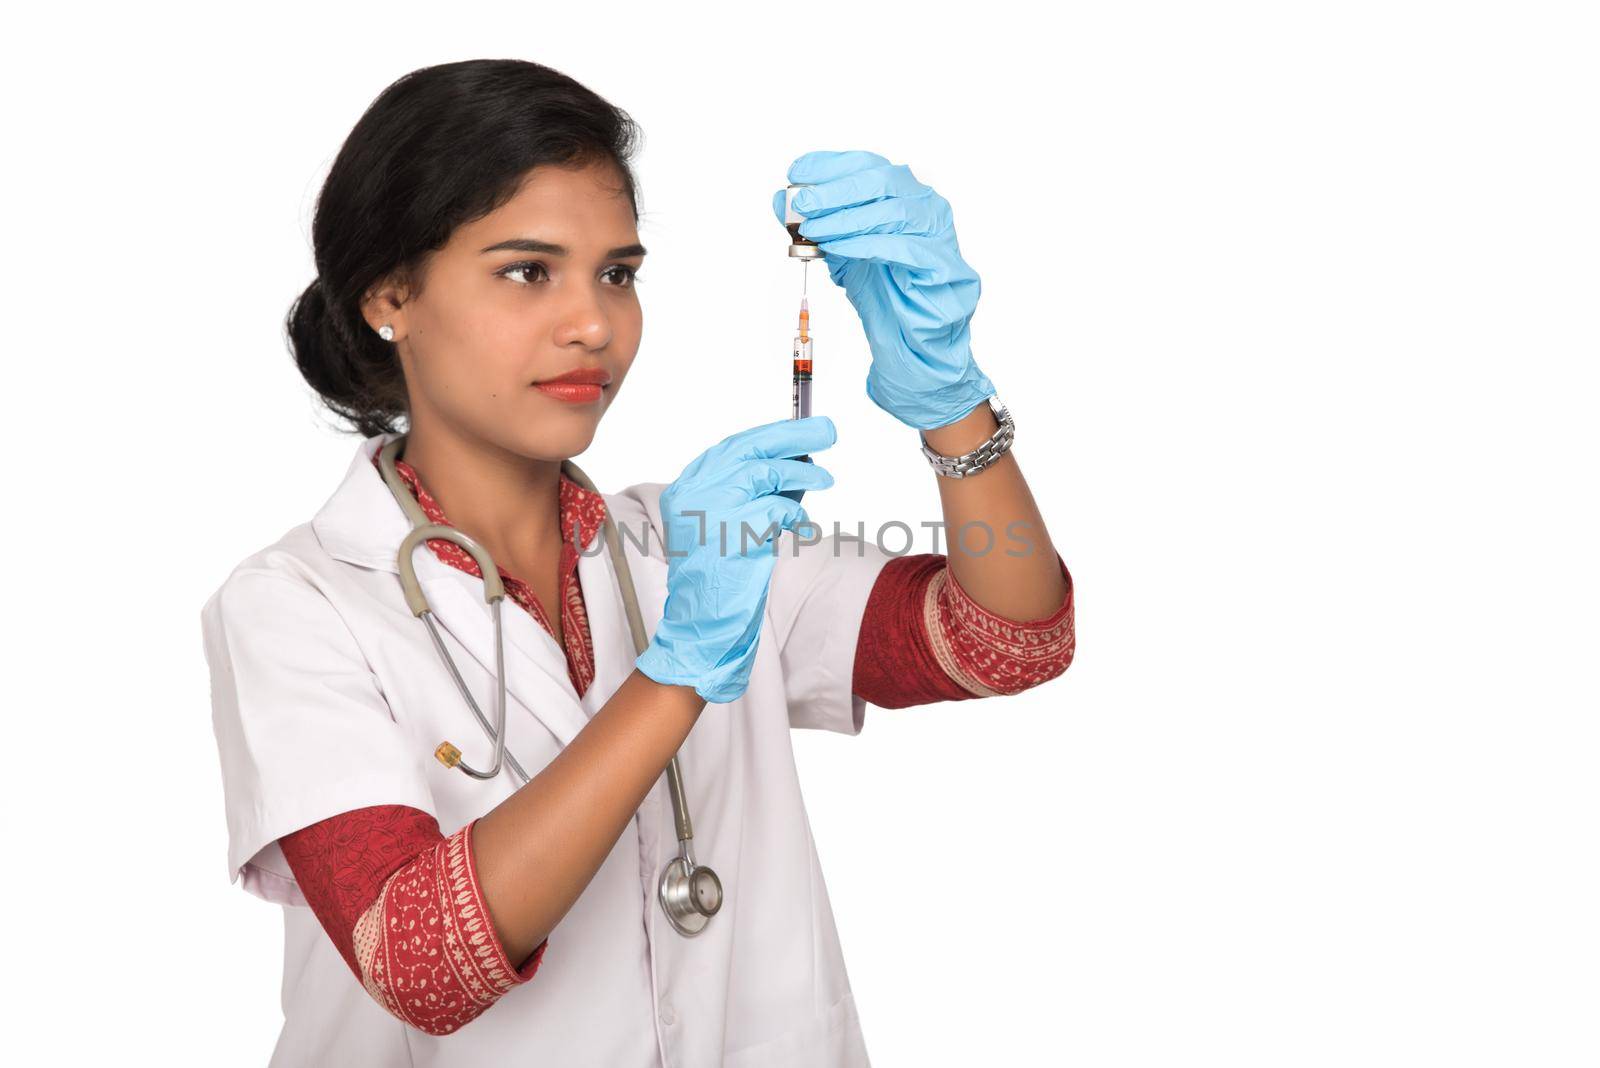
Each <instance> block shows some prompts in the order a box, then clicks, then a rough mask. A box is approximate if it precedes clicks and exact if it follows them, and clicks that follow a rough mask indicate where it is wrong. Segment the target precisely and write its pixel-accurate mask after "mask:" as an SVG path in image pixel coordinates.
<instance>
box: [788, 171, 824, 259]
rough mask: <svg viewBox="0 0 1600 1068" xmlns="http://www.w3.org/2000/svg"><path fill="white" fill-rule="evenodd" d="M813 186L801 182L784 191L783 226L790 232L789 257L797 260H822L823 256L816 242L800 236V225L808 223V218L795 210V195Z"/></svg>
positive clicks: (809, 183)
mask: <svg viewBox="0 0 1600 1068" xmlns="http://www.w3.org/2000/svg"><path fill="white" fill-rule="evenodd" d="M811 185H812V183H811V182H799V183H796V184H794V185H791V186H788V187H787V188H786V189H784V191H783V225H784V226H786V227H787V228H788V230H789V242H790V244H789V255H791V256H793V257H794V258H795V259H797V260H815V259H821V258H822V255H823V253H822V249H821V248H819V247H818V245H817V243H816V242H815V241H812V240H811V239H810V238H807V237H802V236H801V235H800V224H801V223H803V222H805V221H806V217H805V216H804V215H801V214H800V213H799V212H797V211H795V210H794V195H795V193H796V192H797V191H798V190H801V189H808V188H810V186H811Z"/></svg>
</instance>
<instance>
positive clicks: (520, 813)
mask: <svg viewBox="0 0 1600 1068" xmlns="http://www.w3.org/2000/svg"><path fill="white" fill-rule="evenodd" d="M704 707H705V700H704V699H703V698H702V697H700V696H699V695H698V694H697V693H695V692H694V689H693V688H692V687H689V686H666V685H662V684H661V683H658V682H656V681H654V680H653V679H651V678H649V677H648V676H646V675H644V674H642V673H640V672H639V671H637V670H635V671H634V672H633V673H632V674H630V675H629V676H628V678H627V679H626V680H625V681H624V682H623V684H622V685H621V686H620V687H618V689H617V692H616V693H615V694H613V695H612V697H611V699H610V700H609V701H607V702H606V703H605V705H604V706H603V707H602V708H601V709H600V711H598V712H596V713H595V715H594V718H593V719H591V720H590V721H589V725H588V726H586V727H585V728H584V729H583V730H581V731H579V732H578V734H577V736H576V737H574V738H573V740H572V741H571V742H570V743H569V744H568V745H567V747H566V748H565V749H563V750H562V751H561V753H560V754H559V755H557V757H556V758H555V759H554V760H552V761H551V762H550V763H549V764H548V765H547V766H546V767H545V768H544V770H542V771H541V772H539V773H538V774H537V775H535V776H534V777H533V778H532V779H530V780H529V781H528V783H527V784H526V785H524V786H523V787H522V788H521V789H520V790H518V791H517V792H516V793H515V794H513V795H511V796H510V797H509V798H507V799H506V800H505V801H503V802H501V803H500V804H499V805H497V806H496V807H495V808H494V809H493V810H491V811H490V812H489V813H488V814H486V815H485V816H483V817H482V818H481V819H479V820H478V822H477V824H476V825H475V826H474V828H473V836H472V848H473V857H474V860H475V861H476V864H477V873H478V882H479V884H480V887H481V889H482V893H483V897H484V901H485V903H486V904H487V906H488V908H489V913H490V915H491V917H492V918H493V920H494V926H495V932H496V933H497V934H498V935H499V937H500V941H501V944H502V945H503V946H504V947H505V950H506V955H507V956H508V957H509V958H510V959H511V961H512V962H513V963H520V962H521V961H522V960H523V959H524V958H526V957H527V956H528V954H530V953H532V952H533V950H534V949H535V948H536V947H537V946H538V945H539V943H540V942H542V941H543V940H544V939H545V937H546V936H547V935H549V933H550V931H551V930H552V929H553V928H554V927H555V926H556V924H557V923H559V922H560V921H561V918H562V917H563V916H565V915H566V914H567V911H568V910H569V909H571V908H572V905H573V903H574V902H576V901H577V900H578V897H579V895H580V894H582V893H583V890H584V888H585V887H586V886H588V885H589V881H590V880H591V879H593V878H594V874H595V872H597V871H599V870H600V865H601V864H602V863H604V862H605V858H606V856H607V855H608V854H610V852H611V849H612V847H613V846H614V845H615V844H616V841H617V839H618V837H620V836H621V834H622V832H623V831H624V830H625V829H626V828H627V825H628V821H629V820H630V819H632V818H633V814H634V813H635V812H636V811H638V808H639V805H640V804H641V803H643V801H644V798H645V795H646V794H648V793H649V792H650V788H651V786H653V785H654V784H655V782H656V780H657V779H658V778H660V776H661V773H662V772H663V771H664V770H665V769H666V766H667V763H668V762H669V761H670V760H671V759H672V756H673V754H675V753H676V752H677V751H678V749H679V747H681V746H682V745H683V741H684V739H685V738H687V737H688V735H689V731H690V729H691V728H692V727H693V726H694V724H695V721H696V720H697V719H698V718H699V715H700V711H701V709H703V708H704Z"/></svg>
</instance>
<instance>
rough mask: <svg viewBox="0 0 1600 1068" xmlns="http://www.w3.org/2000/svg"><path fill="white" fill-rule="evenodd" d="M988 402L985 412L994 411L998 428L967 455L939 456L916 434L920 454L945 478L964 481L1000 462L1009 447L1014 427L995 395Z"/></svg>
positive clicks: (1013, 434)
mask: <svg viewBox="0 0 1600 1068" xmlns="http://www.w3.org/2000/svg"><path fill="white" fill-rule="evenodd" d="M988 399H989V410H990V411H992V412H994V417H995V418H996V419H998V420H999V421H1000V426H999V429H997V430H996V431H995V432H994V433H993V434H991V435H989V440H988V441H986V442H984V443H983V444H982V445H979V446H978V447H977V448H976V449H973V450H972V451H971V452H967V453H962V454H961V455H960V456H943V455H941V454H939V453H936V452H934V451H933V450H932V449H930V448H928V439H927V438H926V437H923V435H922V431H920V430H919V431H917V436H918V437H921V438H922V455H924V456H926V457H927V458H928V463H929V464H931V465H932V466H933V469H934V470H935V471H936V472H938V473H939V474H940V475H942V476H944V477H945V478H966V477H967V476H968V475H975V474H977V473H978V472H979V471H982V470H983V469H984V468H985V467H988V466H989V465H990V464H992V463H994V462H995V461H996V460H998V459H1000V457H1002V456H1004V455H1005V453H1006V450H1008V449H1010V448H1011V442H1012V440H1013V439H1015V438H1016V436H1017V425H1016V424H1015V423H1014V422H1012V421H1011V413H1010V412H1008V411H1006V406H1005V405H1004V404H1001V403H1000V398H999V396H998V395H991V396H990V397H989V398H988Z"/></svg>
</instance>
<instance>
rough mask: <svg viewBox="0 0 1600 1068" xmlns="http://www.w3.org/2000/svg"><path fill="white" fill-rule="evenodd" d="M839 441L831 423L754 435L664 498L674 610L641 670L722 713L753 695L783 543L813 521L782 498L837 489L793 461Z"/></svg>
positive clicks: (797, 422)
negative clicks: (784, 536) (795, 491)
mask: <svg viewBox="0 0 1600 1068" xmlns="http://www.w3.org/2000/svg"><path fill="white" fill-rule="evenodd" d="M837 440H838V433H837V431H835V429H834V426H833V420H831V419H829V418H828V417H827V416H825V415H813V416H810V417H808V418H805V419H780V420H778V421H776V422H772V423H766V424H764V425H762V426H757V427H752V428H751V429H749V430H742V431H740V432H739V433H737V434H733V435H730V436H728V437H726V438H723V439H722V440H721V441H719V442H718V443H717V444H715V445H713V446H711V448H709V449H707V450H706V451H705V452H703V453H701V454H700V455H699V456H698V457H696V458H695V459H694V460H693V461H692V462H690V464H689V466H688V467H685V468H684V469H683V474H681V475H679V476H678V478H677V481H675V482H673V483H672V484H671V485H669V486H668V487H667V488H666V489H664V490H662V491H661V521H662V524H663V526H664V527H665V528H666V529H665V532H664V533H665V536H666V548H667V603H666V607H665V608H664V609H663V611H662V618H661V623H660V624H659V625H658V626H657V627H656V632H655V634H654V635H653V636H652V637H651V639H650V644H649V645H648V646H647V647H646V648H645V651H644V652H642V653H640V654H639V656H638V657H637V658H636V659H635V660H634V666H635V667H637V668H638V669H639V670H640V671H641V672H643V673H644V674H646V675H648V676H650V678H652V679H654V680H655V681H657V682H660V683H665V684H667V685H672V686H693V687H694V691H695V693H697V694H699V695H700V696H701V697H703V698H705V699H706V700H707V701H710V702H713V703H717V702H725V701H732V700H733V699H735V698H736V697H738V696H739V695H740V694H742V693H744V691H745V687H746V686H747V685H748V684H749V682H750V668H751V666H752V665H753V664H754V662H755V655H756V642H757V638H758V637H759V636H760V634H761V616H762V612H763V610H764V609H765V608H766V604H767V584H768V581H769V580H770V579H771V577H772V568H773V565H774V564H775V563H777V559H778V558H777V548H776V545H775V542H776V541H777V537H778V534H779V533H781V532H782V531H784V530H790V529H793V527H794V525H795V524H796V523H797V522H799V521H801V520H806V519H807V516H806V512H805V509H804V508H802V507H801V506H800V503H799V502H798V501H793V500H789V499H788V498H785V497H781V496H779V495H778V491H779V490H783V489H792V488H804V489H826V488H827V487H829V486H831V485H833V476H832V475H831V474H829V473H828V471H827V469H826V468H824V467H821V466H820V465H818V464H815V463H804V462H802V461H800V460H796V459H790V457H795V456H799V455H800V454H801V453H807V452H816V451H817V450H818V449H826V448H827V447H828V446H830V445H832V444H833V443H834V442H835V441H837ZM698 513H704V514H703V515H702V514H698ZM743 524H749V527H750V531H751V533H750V534H748V535H746V534H744V533H743ZM773 524H776V528H775V529H773V530H772V532H771V534H770V535H769V536H767V537H763V536H762V535H763V534H765V533H766V532H767V531H768V528H769V527H772V526H773ZM724 542H725V543H726V544H725V545H724Z"/></svg>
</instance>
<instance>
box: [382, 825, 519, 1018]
mask: <svg viewBox="0 0 1600 1068" xmlns="http://www.w3.org/2000/svg"><path fill="white" fill-rule="evenodd" d="M474 822H476V821H474ZM471 829H472V824H471V823H469V824H467V825H466V826H465V827H463V828H461V829H460V830H459V831H457V832H456V833H454V834H452V835H450V836H449V837H448V838H446V839H445V840H444V841H442V842H440V843H439V844H438V845H437V846H435V847H434V848H433V849H431V850H427V851H425V852H424V853H423V854H421V855H420V856H419V857H418V858H417V859H416V860H414V861H413V862H412V863H411V864H409V865H407V866H406V867H404V868H401V869H400V870H399V871H397V872H396V873H395V874H394V875H392V876H390V878H389V880H388V882H386V883H385V884H384V891H383V893H381V894H380V895H379V896H378V900H377V901H375V902H374V903H373V904H372V906H371V907H370V908H369V909H368V910H367V911H366V912H365V913H364V914H363V915H362V917H361V919H360V920H359V921H357V923H356V930H355V940H354V941H355V944H356V945H357V946H358V947H370V948H368V950H367V952H365V953H362V952H361V950H360V949H358V950H357V962H358V964H359V965H360V969H361V985H362V986H363V987H365V988H366V991H367V993H368V994H370V995H372V997H373V999H374V1000H375V1001H377V1003H378V1004H379V1005H381V1006H382V1007H383V1009H384V1010H385V1011H386V1012H388V1013H389V1014H390V1015H391V1016H394V1017H396V1018H397V1019H399V1020H401V1021H402V1022H404V1023H406V1024H408V1025H409V1026H411V1027H413V1028H415V1029H417V1030H419V1031H421V1032H423V1033H424V1034H428V1035H433V1036H435V1037H440V1036H444V1035H450V1034H454V1033H455V1032H457V1031H459V1030H461V1029H462V1028H463V1027H465V1026H466V1025H467V1024H469V1023H471V1022H472V1021H473V1020H475V1019H477V1018H478V1017H479V1016H480V1015H482V1014H483V1012H484V1011H485V1010H486V1009H488V1008H489V1007H490V1006H491V1005H493V1004H494V1003H495V1002H497V1001H499V1000H500V998H501V997H502V996H504V995H505V994H506V993H507V992H508V991H510V990H511V989H512V988H514V987H517V986H520V985H522V984H523V983H526V982H528V981H529V980H530V979H532V978H533V975H534V973H535V972H536V971H538V969H539V965H540V963H541V962H542V960H543V958H544V950H545V947H546V946H547V945H548V944H549V939H545V941H543V942H541V943H540V944H539V946H538V947H537V948H536V949H535V951H534V953H533V955H532V956H531V957H529V958H528V960H527V961H526V962H524V963H523V965H522V966H521V967H520V968H519V967H517V966H516V965H515V964H513V963H512V962H511V961H510V960H508V959H507V958H506V954H505V950H504V949H503V948H502V946H501V944H500V941H499V939H498V938H497V937H496V935H495V931H494V925H493V923H492V922H491V920H490V917H489V910H488V906H487V904H486V903H485V902H484V900H483V896H482V893H481V891H480V889H479V887H478V884H477V877H476V872H475V870H474V867H473V863H472V846H471ZM402 913H403V914H405V915H407V916H410V917H414V918H415V919H416V921H417V926H418V928H420V929H421V930H423V931H426V932H427V934H426V935H424V936H422V937H420V938H417V937H413V938H390V937H389V932H390V929H391V925H390V924H389V923H388V922H387V917H388V916H391V915H397V914H402Z"/></svg>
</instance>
